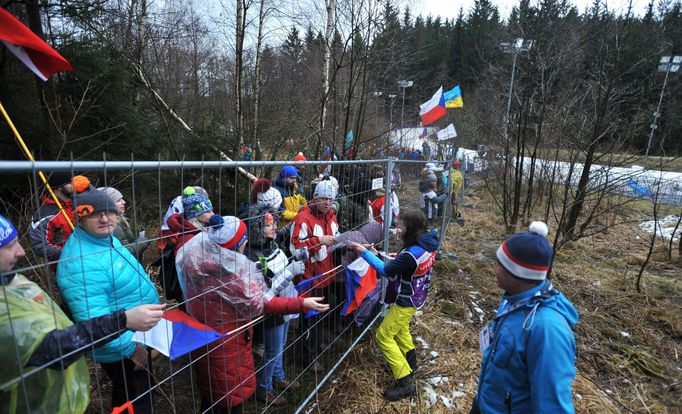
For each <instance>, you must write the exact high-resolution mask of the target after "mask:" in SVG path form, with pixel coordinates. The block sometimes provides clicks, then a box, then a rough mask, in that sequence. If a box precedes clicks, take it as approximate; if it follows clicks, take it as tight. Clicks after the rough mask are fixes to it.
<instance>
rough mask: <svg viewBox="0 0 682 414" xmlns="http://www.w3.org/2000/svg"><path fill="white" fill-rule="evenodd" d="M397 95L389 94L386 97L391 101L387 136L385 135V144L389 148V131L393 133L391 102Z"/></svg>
mask: <svg viewBox="0 0 682 414" xmlns="http://www.w3.org/2000/svg"><path fill="white" fill-rule="evenodd" d="M397 96H398V95H396V94H394V93H391V94H389V95H388V97H389V99H390V100H391V109H390V115H389V120H388V134H386V144H387V145H388V146H389V147H390V146H391V131H393V101H394V100H395V98H396V97H397Z"/></svg>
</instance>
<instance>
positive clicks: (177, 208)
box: [157, 185, 209, 251]
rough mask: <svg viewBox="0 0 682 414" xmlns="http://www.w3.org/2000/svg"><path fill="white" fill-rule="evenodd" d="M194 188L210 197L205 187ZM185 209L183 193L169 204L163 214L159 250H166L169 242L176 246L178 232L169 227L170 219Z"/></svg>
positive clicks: (158, 243) (196, 191) (195, 190)
mask: <svg viewBox="0 0 682 414" xmlns="http://www.w3.org/2000/svg"><path fill="white" fill-rule="evenodd" d="M192 188H194V192H195V193H198V194H202V195H204V196H206V198H209V197H208V193H207V192H206V190H204V189H203V188H201V187H199V186H197V185H195V186H192ZM183 211H184V209H183V207H182V194H180V195H179V196H177V197H175V198H174V199H173V200H171V202H170V204H169V205H168V209H166V214H164V215H163V224H161V231H160V232H159V240H158V242H157V245H158V249H159V250H161V251H163V250H165V248H166V246H167V245H168V244H172V245H173V246H175V242H176V236H177V233H175V232H173V231H172V230H171V229H170V228H169V227H168V219H170V217H171V216H172V215H175V214H182V213H183Z"/></svg>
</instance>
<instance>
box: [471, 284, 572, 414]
mask: <svg viewBox="0 0 682 414" xmlns="http://www.w3.org/2000/svg"><path fill="white" fill-rule="evenodd" d="M548 284H549V281H545V282H544V283H541V284H540V285H538V286H536V287H534V288H532V289H529V290H527V291H525V292H522V293H519V294H517V295H514V296H507V295H504V296H502V301H501V303H500V305H499V307H498V309H497V315H503V316H501V317H500V318H499V320H496V322H495V323H496V327H495V333H494V334H493V336H492V337H491V339H490V346H488V348H487V349H486V350H485V352H484V353H483V361H482V362H481V375H480V378H479V382H478V384H479V388H478V395H477V397H476V399H477V401H478V405H479V409H480V411H481V413H486V414H487V413H504V414H507V413H519V414H520V413H573V412H575V409H574V407H573V400H572V395H571V383H572V382H573V379H574V378H575V374H576V370H575V337H574V336H573V331H572V330H571V328H572V327H573V326H575V324H576V323H578V312H577V311H576V310H575V308H574V307H573V305H572V304H571V302H569V301H568V299H566V297H565V296H564V295H563V294H562V293H560V292H558V291H556V290H555V291H554V292H556V294H554V295H552V296H549V297H539V296H538V297H537V298H533V299H531V300H530V302H529V303H528V304H526V305H525V306H521V307H519V308H518V309H515V310H513V311H511V312H509V313H506V314H504V313H505V311H506V310H507V309H509V307H510V306H511V305H512V304H514V303H515V302H518V301H520V300H523V299H527V298H529V297H532V296H533V295H535V294H536V293H538V292H539V291H540V290H542V289H543V288H545V287H546V286H547V285H548Z"/></svg>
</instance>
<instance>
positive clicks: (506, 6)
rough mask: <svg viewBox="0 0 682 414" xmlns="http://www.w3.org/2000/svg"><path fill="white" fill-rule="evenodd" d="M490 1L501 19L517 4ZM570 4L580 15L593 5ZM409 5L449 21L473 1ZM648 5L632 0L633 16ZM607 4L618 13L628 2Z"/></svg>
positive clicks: (425, 0)
mask: <svg viewBox="0 0 682 414" xmlns="http://www.w3.org/2000/svg"><path fill="white" fill-rule="evenodd" d="M491 1H492V3H493V4H494V5H495V6H497V9H498V10H499V11H500V14H501V15H502V17H503V18H506V17H507V16H509V12H510V11H511V9H512V7H514V5H516V4H518V3H519V2H518V0H491ZM571 2H572V3H573V4H575V5H576V6H577V7H578V11H580V12H581V13H582V12H584V11H585V9H586V8H587V7H589V6H590V5H592V3H593V1H592V0H571ZM410 3H411V4H410V8H411V10H412V14H413V15H418V14H421V15H423V16H427V15H429V14H431V15H434V16H435V15H439V16H441V17H442V18H449V19H452V18H456V17H457V14H458V13H459V9H460V7H463V8H464V14H466V13H467V11H468V10H470V9H471V8H472V7H473V6H474V0H415V1H414V3H412V2H410ZM648 3H649V1H648V0H633V1H632V7H633V11H634V12H635V14H638V15H642V14H644V10H645V8H646V6H647V4H648ZM607 4H608V7H609V9H610V10H612V11H615V12H617V13H619V12H624V11H625V10H626V8H627V5H628V2H627V1H626V0H610V1H609V0H607Z"/></svg>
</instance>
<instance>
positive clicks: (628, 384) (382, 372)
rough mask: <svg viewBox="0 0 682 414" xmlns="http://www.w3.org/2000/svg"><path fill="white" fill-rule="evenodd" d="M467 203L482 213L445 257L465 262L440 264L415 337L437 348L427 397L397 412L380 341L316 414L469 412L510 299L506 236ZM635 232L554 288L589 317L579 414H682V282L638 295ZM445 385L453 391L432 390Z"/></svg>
mask: <svg viewBox="0 0 682 414" xmlns="http://www.w3.org/2000/svg"><path fill="white" fill-rule="evenodd" d="M404 197H409V195H408V194H405V196H404ZM466 203H467V204H471V205H472V207H473V208H471V209H465V210H464V215H465V217H466V224H465V226H464V227H459V226H452V227H451V228H450V230H449V233H448V235H447V237H446V239H445V241H444V249H445V251H447V252H456V253H457V254H458V255H459V259H458V260H455V261H450V260H442V261H439V262H438V263H437V267H436V271H435V273H434V278H433V283H432V291H431V293H430V296H429V300H428V301H427V305H426V306H425V307H424V309H423V314H422V315H420V316H418V317H417V318H415V322H414V323H413V327H412V332H413V336H414V337H417V336H420V337H422V338H423V339H424V340H425V342H426V343H428V345H429V349H424V348H423V347H422V345H421V344H420V343H419V341H417V342H416V345H417V349H418V350H419V354H420V363H421V365H420V369H419V371H418V372H417V383H418V395H417V397H415V398H412V399H410V400H405V401H401V402H397V403H388V402H386V401H385V400H384V399H383V397H382V392H383V390H384V389H385V387H387V386H389V385H390V383H391V376H390V374H389V373H388V371H387V370H386V368H385V362H384V361H383V358H382V356H381V354H380V352H379V350H378V347H377V346H376V344H375V343H374V339H373V338H370V339H368V340H367V341H366V342H365V343H364V344H363V345H362V346H361V347H360V348H359V349H357V351H356V352H355V353H354V355H353V358H351V359H350V361H348V363H347V364H346V367H345V369H344V370H343V371H342V372H341V373H339V374H338V375H336V376H335V379H334V383H333V384H330V385H329V386H327V387H326V388H325V389H324V390H323V392H322V393H321V394H320V395H319V396H318V399H317V402H316V404H315V406H314V407H310V408H312V409H311V410H310V412H319V413H327V412H337V413H360V412H366V413H380V412H381V413H441V412H442V413H445V412H448V413H452V412H461V413H465V412H468V409H469V407H470V404H471V399H472V398H473V396H474V395H475V392H476V387H477V377H478V374H479V364H480V360H481V357H480V353H479V352H478V331H479V330H480V329H481V327H482V326H483V325H484V323H486V322H487V321H488V320H489V319H490V318H491V317H492V316H493V315H494V309H496V307H497V303H498V300H499V296H500V292H499V290H498V288H497V287H496V285H495V282H494V280H493V276H492V272H491V269H492V264H493V261H492V258H493V257H494V252H495V249H496V248H497V246H498V245H499V243H500V241H501V240H502V239H503V238H504V237H505V234H504V229H503V226H502V225H501V224H500V223H499V222H500V220H499V219H497V217H495V215H494V214H493V212H492V211H491V210H492V209H489V208H487V207H489V206H490V200H487V199H486V198H485V195H482V194H476V195H475V196H473V197H470V198H468V199H467V200H466ZM635 227H636V226H633V225H622V226H618V227H615V228H612V229H610V230H609V234H608V235H606V236H604V235H598V236H595V237H592V238H590V239H584V240H580V241H578V242H575V243H573V244H572V245H571V246H570V247H567V248H565V249H564V250H562V251H560V253H559V255H558V257H557V259H556V261H555V267H554V283H555V285H557V287H558V288H559V289H560V290H562V291H563V292H564V293H565V294H566V296H567V297H568V298H569V299H570V300H571V301H572V302H573V303H574V304H575V306H576V308H577V309H578V311H579V312H580V317H581V320H580V323H579V324H578V326H577V328H576V332H575V333H576V339H577V347H578V352H577V367H578V376H577V378H576V380H575V382H574V387H573V389H574V402H575V407H576V411H577V412H578V413H627V412H633V413H680V412H682V401H681V400H682V399H681V398H680V397H681V396H682V383H681V380H682V361H680V354H682V298H681V297H680V292H681V289H680V284H681V283H682V272H681V271H680V268H679V266H675V265H673V264H670V263H669V262H668V263H665V262H663V263H656V264H654V265H653V266H652V267H651V268H650V269H648V271H647V273H646V274H645V276H644V280H645V292H644V293H643V294H638V293H637V292H636V291H635V289H634V284H635V280H634V278H635V275H636V273H637V270H638V268H637V267H636V266H634V265H628V261H629V260H631V259H632V258H633V257H637V256H640V255H643V254H644V252H643V250H642V249H643V247H642V243H641V240H640V241H637V240H636V236H637V235H638V233H637V229H636V228H635ZM477 307H478V308H479V309H480V310H482V311H483V315H482V317H483V318H482V319H483V320H482V321H481V319H480V318H479V313H478V311H477V310H476V308H477ZM432 351H435V352H436V353H437V354H431V352H432ZM439 376H442V377H447V378H448V380H447V382H443V383H441V384H439V385H437V386H434V385H432V384H429V380H430V379H432V378H434V377H439ZM427 385H428V386H429V387H431V388H432V389H433V390H434V391H436V392H437V393H438V394H439V395H440V396H447V397H451V398H452V397H453V393H456V394H455V395H456V396H457V397H456V398H453V399H452V401H453V402H454V408H447V407H446V405H445V404H444V403H443V401H442V400H440V399H439V400H438V401H436V402H435V404H434V405H431V403H430V402H429V400H428V392H427V391H426V387H427Z"/></svg>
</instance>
